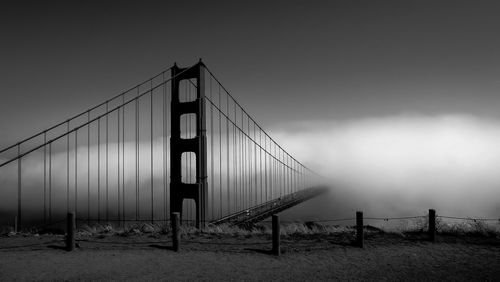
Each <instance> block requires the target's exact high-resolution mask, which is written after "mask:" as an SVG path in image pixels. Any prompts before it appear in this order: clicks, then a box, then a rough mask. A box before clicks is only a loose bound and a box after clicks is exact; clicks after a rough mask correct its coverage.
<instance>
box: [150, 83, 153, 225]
mask: <svg viewBox="0 0 500 282" xmlns="http://www.w3.org/2000/svg"><path fill="white" fill-rule="evenodd" d="M150 96H151V97H150V98H151V100H150V104H151V105H150V111H151V113H150V117H151V120H150V122H151V132H150V133H151V145H150V146H151V223H154V186H153V185H154V183H153V177H154V171H153V80H151V91H150Z"/></svg>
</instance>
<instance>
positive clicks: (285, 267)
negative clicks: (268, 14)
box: [0, 234, 500, 281]
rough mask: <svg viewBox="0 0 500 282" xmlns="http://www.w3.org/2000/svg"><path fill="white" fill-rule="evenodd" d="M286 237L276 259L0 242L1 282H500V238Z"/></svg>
mask: <svg viewBox="0 0 500 282" xmlns="http://www.w3.org/2000/svg"><path fill="white" fill-rule="evenodd" d="M351 239H352V238H350V237H349V235H322V236H315V235H310V236H301V237H285V238H283V241H284V244H283V249H284V254H283V255H282V256H281V257H273V256H271V255H270V254H269V253H268V251H269V249H270V243H269V240H270V238H269V236H267V235H259V236H252V237H243V236H240V237H234V236H221V235H218V236H214V235H197V236H192V237H190V238H184V241H183V246H182V247H183V249H182V250H181V252H180V253H174V252H173V251H171V250H170V249H169V248H168V246H169V245H170V243H169V242H168V237H146V236H135V237H132V238H130V237H129V238H121V237H117V236H112V237H105V238H87V239H85V240H86V241H80V242H79V244H80V248H79V249H78V250H76V251H74V252H72V253H69V252H66V251H64V250H62V249H60V247H62V242H61V240H62V237H54V236H40V237H12V238H0V280H1V281H11V280H54V279H57V280H137V281H144V280H213V281H221V280H299V281H305V280H309V281H315V280H391V281H392V280H420V281H421V280H454V281H456V280H463V281H465V280H467V281H471V280H482V281H484V280H498V279H500V239H498V238H490V239H486V238H457V237H443V236H441V237H440V240H439V241H438V242H437V243H435V244H432V243H428V242H426V241H425V240H424V239H422V238H418V237H416V238H411V237H401V236H395V235H389V234H383V235H370V236H368V237H367V239H366V248H364V249H359V248H356V247H354V246H351V245H350V240H351Z"/></svg>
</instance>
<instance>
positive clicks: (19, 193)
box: [17, 143, 22, 225]
mask: <svg viewBox="0 0 500 282" xmlns="http://www.w3.org/2000/svg"><path fill="white" fill-rule="evenodd" d="M21 166H22V164H21V143H17V222H18V224H19V225H20V223H21V210H22V207H21V204H22V203H21V187H22V183H21V181H22V175H21V173H22V170H21Z"/></svg>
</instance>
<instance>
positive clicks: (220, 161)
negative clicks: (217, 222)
mask: <svg viewBox="0 0 500 282" xmlns="http://www.w3.org/2000/svg"><path fill="white" fill-rule="evenodd" d="M218 108H219V201H220V202H219V206H220V209H219V217H222V128H221V127H222V124H221V122H222V120H221V110H220V109H221V100H220V83H219V105H218Z"/></svg>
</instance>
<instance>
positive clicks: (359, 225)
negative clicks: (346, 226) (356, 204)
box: [356, 211, 364, 248]
mask: <svg viewBox="0 0 500 282" xmlns="http://www.w3.org/2000/svg"><path fill="white" fill-rule="evenodd" d="M356 244H357V245H358V247H360V248H363V247H364V235H363V212H362V211H357V212H356Z"/></svg>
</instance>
